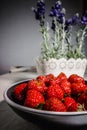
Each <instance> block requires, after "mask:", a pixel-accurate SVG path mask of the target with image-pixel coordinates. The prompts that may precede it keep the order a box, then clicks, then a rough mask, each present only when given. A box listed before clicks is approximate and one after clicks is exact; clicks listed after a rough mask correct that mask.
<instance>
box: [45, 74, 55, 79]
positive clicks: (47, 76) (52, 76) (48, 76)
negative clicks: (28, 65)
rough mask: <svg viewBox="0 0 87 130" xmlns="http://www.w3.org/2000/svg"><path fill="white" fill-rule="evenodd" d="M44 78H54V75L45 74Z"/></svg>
mask: <svg viewBox="0 0 87 130" xmlns="http://www.w3.org/2000/svg"><path fill="white" fill-rule="evenodd" d="M46 78H47V79H48V80H50V79H55V76H54V75H53V74H47V75H46Z"/></svg>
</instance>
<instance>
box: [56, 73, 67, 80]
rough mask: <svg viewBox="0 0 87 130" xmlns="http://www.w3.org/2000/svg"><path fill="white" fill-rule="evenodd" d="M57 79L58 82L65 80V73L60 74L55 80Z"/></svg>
mask: <svg viewBox="0 0 87 130" xmlns="http://www.w3.org/2000/svg"><path fill="white" fill-rule="evenodd" d="M57 78H58V80H60V81H62V80H67V76H66V74H65V73H63V72H61V73H60V74H59V75H58V76H57V77H56V79H57Z"/></svg>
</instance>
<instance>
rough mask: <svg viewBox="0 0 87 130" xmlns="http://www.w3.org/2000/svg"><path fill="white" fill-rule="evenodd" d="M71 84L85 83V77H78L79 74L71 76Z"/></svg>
mask: <svg viewBox="0 0 87 130" xmlns="http://www.w3.org/2000/svg"><path fill="white" fill-rule="evenodd" d="M68 80H69V82H71V83H77V82H81V83H85V80H84V78H83V77H81V76H79V75H77V74H72V75H70V76H69V78H68Z"/></svg>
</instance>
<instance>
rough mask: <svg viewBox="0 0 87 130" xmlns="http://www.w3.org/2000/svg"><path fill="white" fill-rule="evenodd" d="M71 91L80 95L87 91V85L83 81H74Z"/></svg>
mask: <svg viewBox="0 0 87 130" xmlns="http://www.w3.org/2000/svg"><path fill="white" fill-rule="evenodd" d="M71 91H72V94H74V95H78V94H81V93H83V92H87V86H86V85H85V84H83V83H81V82H77V83H72V85H71Z"/></svg>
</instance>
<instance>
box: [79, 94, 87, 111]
mask: <svg viewBox="0 0 87 130" xmlns="http://www.w3.org/2000/svg"><path fill="white" fill-rule="evenodd" d="M77 102H79V103H80V104H82V105H84V108H85V110H87V95H86V94H85V93H82V94H81V95H80V96H79V97H78V99H77Z"/></svg>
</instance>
